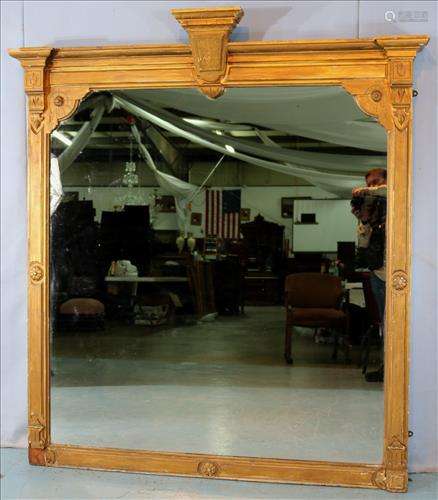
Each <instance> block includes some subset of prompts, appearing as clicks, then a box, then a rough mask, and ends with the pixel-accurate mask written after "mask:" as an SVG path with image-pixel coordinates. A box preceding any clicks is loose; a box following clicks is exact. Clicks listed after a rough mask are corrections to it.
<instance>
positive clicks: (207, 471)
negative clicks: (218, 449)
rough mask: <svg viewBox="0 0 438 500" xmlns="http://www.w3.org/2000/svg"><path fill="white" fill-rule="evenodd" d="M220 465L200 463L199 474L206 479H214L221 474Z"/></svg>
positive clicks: (206, 462)
mask: <svg viewBox="0 0 438 500" xmlns="http://www.w3.org/2000/svg"><path fill="white" fill-rule="evenodd" d="M219 470H220V469H219V465H218V464H217V463H216V462H209V461H204V462H199V464H198V472H199V474H202V475H203V476H206V477H214V476H217V475H218V473H219Z"/></svg>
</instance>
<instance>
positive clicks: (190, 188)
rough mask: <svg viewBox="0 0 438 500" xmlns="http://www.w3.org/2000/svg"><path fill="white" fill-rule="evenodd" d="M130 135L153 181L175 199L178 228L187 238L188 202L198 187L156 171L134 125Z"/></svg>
mask: <svg viewBox="0 0 438 500" xmlns="http://www.w3.org/2000/svg"><path fill="white" fill-rule="evenodd" d="M131 131H132V134H133V136H134V138H135V140H136V141H137V144H138V148H139V150H140V153H141V155H142V156H143V158H144V160H145V161H146V163H147V165H148V166H149V168H150V169H151V170H152V172H153V173H154V175H155V179H156V180H157V182H158V184H159V185H160V187H161V188H163V189H164V190H165V191H166V192H167V193H169V194H171V195H173V196H174V197H175V206H176V213H177V217H178V227H179V229H180V231H181V232H182V233H183V234H184V236H187V232H188V229H189V227H188V225H189V221H190V201H191V200H192V199H193V198H194V196H195V195H196V193H197V190H198V187H197V186H195V185H194V184H189V183H188V182H185V181H182V180H181V179H178V178H177V177H174V176H173V175H169V174H165V173H164V172H161V171H160V170H158V168H157V166H156V165H155V162H154V160H153V159H152V156H151V155H150V153H149V151H148V150H147V148H146V147H145V145H144V144H143V143H142V141H141V137H140V133H139V131H138V128H137V126H136V125H131Z"/></svg>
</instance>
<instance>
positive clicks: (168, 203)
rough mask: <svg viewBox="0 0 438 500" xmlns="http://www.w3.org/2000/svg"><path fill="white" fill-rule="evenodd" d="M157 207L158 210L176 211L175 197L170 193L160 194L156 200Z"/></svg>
mask: <svg viewBox="0 0 438 500" xmlns="http://www.w3.org/2000/svg"><path fill="white" fill-rule="evenodd" d="M156 206H157V208H158V211H159V212H169V213H172V212H176V206H175V198H174V197H173V196H171V195H167V194H165V195H162V196H160V197H159V198H158V200H157V205H156Z"/></svg>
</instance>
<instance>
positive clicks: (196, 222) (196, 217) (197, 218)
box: [190, 212, 202, 226]
mask: <svg viewBox="0 0 438 500" xmlns="http://www.w3.org/2000/svg"><path fill="white" fill-rule="evenodd" d="M190 224H191V225H192V226H200V225H201V224H202V214H200V213H197V212H193V213H192V215H191V216H190Z"/></svg>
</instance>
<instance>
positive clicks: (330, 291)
mask: <svg viewBox="0 0 438 500" xmlns="http://www.w3.org/2000/svg"><path fill="white" fill-rule="evenodd" d="M343 295H344V292H343V290H342V283H341V279H340V278H338V277H337V276H330V275H328V274H320V273H298V274H290V275H289V276H287V277H286V282H285V307H286V326H285V347H284V357H285V359H286V362H287V363H288V364H292V362H293V361H292V331H293V327H294V326H303V327H310V328H319V327H325V328H333V329H335V332H336V334H335V345H334V351H333V356H332V358H333V359H336V358H337V350H338V338H339V333H341V334H342V336H343V337H344V338H346V336H347V332H348V315H347V313H346V312H345V311H343V310H342V299H343ZM347 357H348V355H347Z"/></svg>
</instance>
